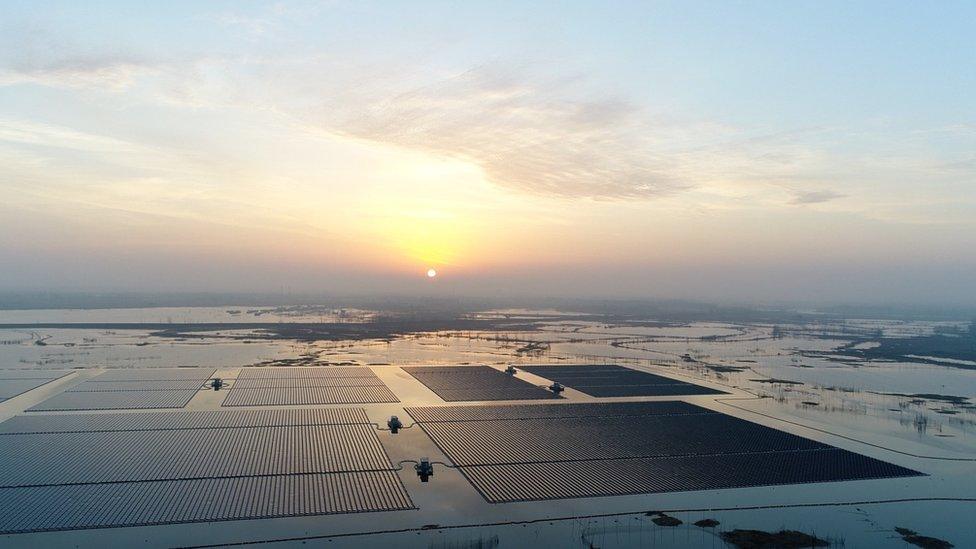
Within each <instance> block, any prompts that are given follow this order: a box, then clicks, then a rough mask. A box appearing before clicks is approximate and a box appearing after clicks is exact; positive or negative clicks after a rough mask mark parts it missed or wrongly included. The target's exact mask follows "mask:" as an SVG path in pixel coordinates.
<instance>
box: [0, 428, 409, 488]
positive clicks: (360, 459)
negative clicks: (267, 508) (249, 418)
mask: <svg viewBox="0 0 976 549" xmlns="http://www.w3.org/2000/svg"><path fill="white" fill-rule="evenodd" d="M374 431H375V429H374V427H373V426H372V425H365V424H359V425H315V426H311V425H307V426H297V427H265V428H261V429H252V428H225V429H220V430H218V431H216V432H214V431H210V430H207V429H186V430H184V429H178V430H177V429H172V430H168V431H99V432H84V433H48V434H24V435H13V434H11V435H4V436H0V463H3V464H4V467H3V468H2V469H0V486H4V487H9V486H37V485H49V484H78V483H83V484H89V483H96V482H122V481H144V480H165V479H177V478H178V479H191V478H207V477H237V476H263V475H293V474H299V473H337V472H343V471H373V470H381V469H389V468H390V467H389V460H388V459H387V457H386V453H385V452H384V451H383V447H382V446H380V442H379V439H377V438H376V435H375V433H374ZM17 464H19V465H20V466H17Z"/></svg>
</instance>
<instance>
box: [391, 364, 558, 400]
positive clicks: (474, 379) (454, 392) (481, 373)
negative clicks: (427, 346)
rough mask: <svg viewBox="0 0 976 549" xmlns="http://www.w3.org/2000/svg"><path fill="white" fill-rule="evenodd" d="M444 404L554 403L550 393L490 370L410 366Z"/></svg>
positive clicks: (484, 368)
mask: <svg viewBox="0 0 976 549" xmlns="http://www.w3.org/2000/svg"><path fill="white" fill-rule="evenodd" d="M403 370H404V371H405V372H407V373H408V374H410V375H412V376H413V377H414V378H416V379H417V381H419V382H421V383H423V384H424V385H426V386H427V388H428V389H430V390H431V391H433V392H434V393H436V394H437V396H439V397H440V398H441V399H442V400H444V401H445V402H459V401H476V400H538V399H552V398H555V396H554V395H553V394H552V393H550V392H549V391H547V390H545V389H543V388H541V387H537V386H535V385H532V384H531V383H528V382H527V381H525V380H523V379H519V378H517V377H513V376H510V375H508V374H506V373H504V372H501V371H499V370H496V369H494V368H490V367H488V366H407V367H404V368H403Z"/></svg>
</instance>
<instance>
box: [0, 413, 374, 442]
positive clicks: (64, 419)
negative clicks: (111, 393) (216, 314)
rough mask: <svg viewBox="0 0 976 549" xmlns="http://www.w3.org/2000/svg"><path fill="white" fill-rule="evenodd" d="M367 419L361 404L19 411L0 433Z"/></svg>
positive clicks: (279, 424) (343, 422)
mask: <svg viewBox="0 0 976 549" xmlns="http://www.w3.org/2000/svg"><path fill="white" fill-rule="evenodd" d="M355 423H369V418H368V417H366V412H365V411H364V410H363V409H362V408H314V409H306V410H298V409H272V410H204V411H199V412H150V413H144V414H137V413H122V414H117V413H116V414H70V415H40V414H38V415H22V416H14V417H12V418H10V419H8V420H7V421H4V422H3V423H0V435H2V434H18V433H19V434H26V433H77V432H93V431H161V430H169V429H225V428H236V427H285V426H292V425H347V424H355Z"/></svg>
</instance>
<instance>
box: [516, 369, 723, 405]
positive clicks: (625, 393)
mask: <svg viewBox="0 0 976 549" xmlns="http://www.w3.org/2000/svg"><path fill="white" fill-rule="evenodd" d="M521 368H522V369H523V370H525V371H526V372H529V373H532V374H535V375H537V376H540V377H544V378H546V379H551V380H553V381H558V382H559V383H562V384H563V385H565V386H567V387H571V388H573V389H576V390H577V391H580V392H582V393H586V394H588V395H590V396H594V397H629V396H681V395H721V394H725V393H724V392H723V391H719V390H716V389H711V388H709V387H703V386H701V385H695V384H694V383H687V382H684V381H680V380H677V379H672V378H669V377H664V376H659V375H655V374H649V373H647V372H641V371H639V370H633V369H630V368H624V367H623V366H617V365H612V364H608V365H583V364H581V365H555V366H550V365H528V366H521Z"/></svg>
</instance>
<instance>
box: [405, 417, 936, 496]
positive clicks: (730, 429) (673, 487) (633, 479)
mask: <svg viewBox="0 0 976 549" xmlns="http://www.w3.org/2000/svg"><path fill="white" fill-rule="evenodd" d="M564 407H565V408H567V410H566V411H565V412H560V410H559V409H560V408H564ZM478 408H480V410H465V409H464V407H459V406H451V407H444V408H437V407H422V408H408V410H407V411H408V412H409V413H410V414H411V416H412V417H413V418H414V419H415V420H417V422H418V423H419V424H420V426H421V428H423V430H424V431H425V432H426V433H427V434H428V435H429V436H430V437H431V439H432V440H433V441H434V443H435V444H436V445H437V446H438V448H440V449H441V450H442V451H443V452H444V453H445V454H446V455H447V456H448V457H449V458H450V459H451V461H452V462H453V463H455V464H457V465H458V466H459V467H460V469H461V472H462V473H464V475H465V476H466V477H467V478H468V479H469V480H470V481H471V482H472V484H474V486H475V487H476V488H477V489H478V490H479V491H480V492H481V493H482V494H483V495H484V496H485V498H486V499H488V501H490V502H493V503H494V502H502V501H520V500H538V499H556V498H568V497H585V496H605V495H624V494H634V493H650V492H663V491H682V490H705V489H718V488H734V487H747V486H765V485H772V484H790V483H800V482H824V481H836V480H855V479H866V478H881V477H891V476H911V475H917V474H919V473H916V472H915V471H911V470H908V469H905V468H902V467H899V466H896V465H892V464H888V463H884V462H881V461H878V460H875V459H872V458H868V457H866V456H861V455H858V454H854V453H851V452H847V451H845V450H840V449H837V448H834V447H832V446H829V445H827V444H823V443H820V442H817V441H814V440H810V439H806V438H803V437H800V436H797V435H793V434H790V433H786V432H783V431H779V430H777V429H772V428H769V427H765V426H763V425H759V424H756V423H752V422H749V421H745V420H742V419H738V418H735V417H732V416H728V415H726V414H721V413H717V412H713V411H710V410H706V409H704V408H701V407H698V406H694V405H692V404H688V403H678V402H646V403H612V404H607V403H594V404H572V405H541V406H538V408H539V410H537V411H536V412H534V413H533V412H532V411H531V410H530V409H531V408H535V407H534V406H532V405H520V406H482V407H478ZM452 418H453V419H452ZM757 464H758V465H757ZM772 467H782V468H784V469H783V470H779V471H770V470H767V469H769V468H772Z"/></svg>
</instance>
